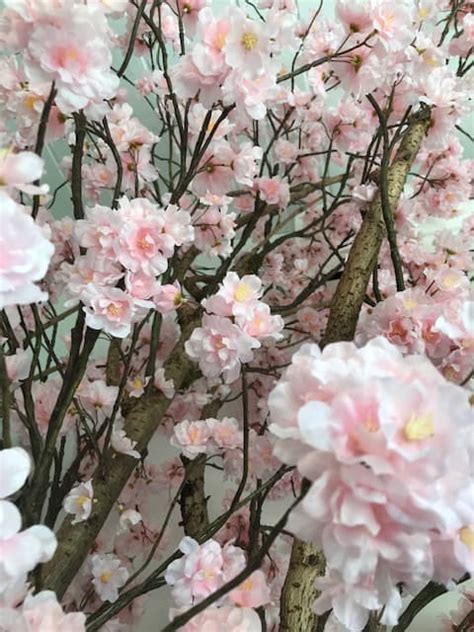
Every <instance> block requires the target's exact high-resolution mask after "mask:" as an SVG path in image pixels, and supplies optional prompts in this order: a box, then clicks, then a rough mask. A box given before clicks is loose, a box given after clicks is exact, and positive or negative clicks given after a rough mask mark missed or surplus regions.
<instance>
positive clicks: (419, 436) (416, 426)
mask: <svg viewBox="0 0 474 632" xmlns="http://www.w3.org/2000/svg"><path fill="white" fill-rule="evenodd" d="M434 433H435V427H434V423H433V417H432V416H431V415H429V414H427V415H418V416H417V415H412V416H411V417H410V419H409V421H408V423H407V424H406V425H405V428H404V434H405V439H406V440H407V441H423V440H424V439H428V438H429V437H432V436H433V435H434Z"/></svg>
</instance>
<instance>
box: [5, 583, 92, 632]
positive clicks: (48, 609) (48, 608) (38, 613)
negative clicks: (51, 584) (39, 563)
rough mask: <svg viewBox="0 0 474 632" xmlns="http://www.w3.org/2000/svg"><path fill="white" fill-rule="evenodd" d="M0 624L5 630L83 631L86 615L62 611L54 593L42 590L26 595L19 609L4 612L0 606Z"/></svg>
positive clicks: (9, 631) (21, 631) (25, 631)
mask: <svg viewBox="0 0 474 632" xmlns="http://www.w3.org/2000/svg"><path fill="white" fill-rule="evenodd" d="M3 617H5V621H3V620H2V619H3ZM0 626H2V629H3V630H5V632H43V631H46V630H47V632H66V630H67V632H85V629H86V615H85V614H83V613H82V612H64V611H63V609H62V607H61V604H59V603H58V600H57V597H56V595H55V594H54V593H53V592H52V591H50V590H43V591H41V592H39V593H37V594H36V595H27V597H26V598H25V601H24V602H23V604H22V606H21V609H17V610H13V609H11V610H9V611H8V612H6V611H5V610H3V609H2V608H0Z"/></svg>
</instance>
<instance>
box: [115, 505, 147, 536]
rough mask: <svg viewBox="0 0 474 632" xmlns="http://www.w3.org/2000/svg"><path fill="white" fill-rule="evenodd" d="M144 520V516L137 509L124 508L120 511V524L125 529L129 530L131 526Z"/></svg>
mask: <svg viewBox="0 0 474 632" xmlns="http://www.w3.org/2000/svg"><path fill="white" fill-rule="evenodd" d="M141 521H142V516H141V514H140V512H139V511H136V510H135V509H124V510H123V511H121V512H120V519H119V524H120V528H121V529H122V530H123V531H128V530H129V529H130V527H134V526H135V525H137V524H138V523H139V522H141Z"/></svg>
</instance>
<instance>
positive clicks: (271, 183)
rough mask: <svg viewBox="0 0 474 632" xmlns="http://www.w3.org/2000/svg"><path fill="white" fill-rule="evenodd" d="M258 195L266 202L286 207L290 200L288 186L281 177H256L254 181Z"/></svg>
mask: <svg viewBox="0 0 474 632" xmlns="http://www.w3.org/2000/svg"><path fill="white" fill-rule="evenodd" d="M255 184H256V187H257V190H258V192H259V194H260V197H261V198H262V200H264V201H265V202H268V204H276V205H277V206H278V207H279V208H286V207H287V206H288V203H289V201H290V187H289V186H288V182H285V181H283V180H282V179H281V178H276V177H275V178H258V179H257V180H256V181H255Z"/></svg>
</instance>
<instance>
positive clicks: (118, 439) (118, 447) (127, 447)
mask: <svg viewBox="0 0 474 632" xmlns="http://www.w3.org/2000/svg"><path fill="white" fill-rule="evenodd" d="M110 443H111V445H112V448H113V449H114V450H115V452H119V453H120V454H126V455H127V456H131V457H132V458H134V459H139V458H140V452H138V450H135V446H136V445H137V442H136V441H132V439H130V437H128V436H127V433H126V432H125V430H124V428H123V422H122V421H121V420H119V421H116V422H115V423H114V427H113V430H112V436H111V439H110Z"/></svg>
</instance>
